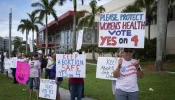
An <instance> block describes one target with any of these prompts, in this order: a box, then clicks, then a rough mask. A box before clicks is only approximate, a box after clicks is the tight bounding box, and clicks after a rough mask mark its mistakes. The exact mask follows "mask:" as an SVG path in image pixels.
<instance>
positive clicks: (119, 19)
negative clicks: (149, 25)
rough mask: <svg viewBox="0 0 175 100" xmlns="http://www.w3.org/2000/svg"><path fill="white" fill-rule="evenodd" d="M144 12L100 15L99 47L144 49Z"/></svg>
mask: <svg viewBox="0 0 175 100" xmlns="http://www.w3.org/2000/svg"><path fill="white" fill-rule="evenodd" d="M145 25H146V22H145V12H140V13H101V14H100V23H99V42H98V46H99V47H111V48H119V47H125V48H144V37H145Z"/></svg>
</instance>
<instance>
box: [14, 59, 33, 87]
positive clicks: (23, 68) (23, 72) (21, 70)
mask: <svg viewBox="0 0 175 100" xmlns="http://www.w3.org/2000/svg"><path fill="white" fill-rule="evenodd" d="M29 71H30V67H29V64H28V63H25V62H20V61H18V62H17V68H16V80H17V81H18V82H19V83H22V84H26V82H27V80H28V77H29Z"/></svg>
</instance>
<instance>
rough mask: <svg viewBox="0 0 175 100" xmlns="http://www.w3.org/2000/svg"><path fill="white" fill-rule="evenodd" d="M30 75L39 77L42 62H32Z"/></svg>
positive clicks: (30, 63) (30, 62)
mask: <svg viewBox="0 0 175 100" xmlns="http://www.w3.org/2000/svg"><path fill="white" fill-rule="evenodd" d="M29 65H30V74H29V77H39V69H40V61H39V60H32V61H31V60H30V61H29Z"/></svg>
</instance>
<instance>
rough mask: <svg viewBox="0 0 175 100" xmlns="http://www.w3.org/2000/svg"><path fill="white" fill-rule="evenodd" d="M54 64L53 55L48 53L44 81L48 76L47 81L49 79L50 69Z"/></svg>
mask: <svg viewBox="0 0 175 100" xmlns="http://www.w3.org/2000/svg"><path fill="white" fill-rule="evenodd" d="M54 64H55V63H54V61H53V53H50V54H49V55H48V63H47V67H46V74H45V79H47V77H48V76H49V79H50V69H51V68H52V67H53V65H54Z"/></svg>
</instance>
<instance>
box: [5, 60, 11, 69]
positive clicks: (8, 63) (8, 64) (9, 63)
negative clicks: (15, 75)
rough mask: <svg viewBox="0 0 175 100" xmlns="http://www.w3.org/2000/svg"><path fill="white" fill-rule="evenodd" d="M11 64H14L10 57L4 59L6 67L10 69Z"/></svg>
mask: <svg viewBox="0 0 175 100" xmlns="http://www.w3.org/2000/svg"><path fill="white" fill-rule="evenodd" d="M11 64H12V61H11V60H10V59H6V60H5V61H4V67H5V69H10V66H11Z"/></svg>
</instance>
